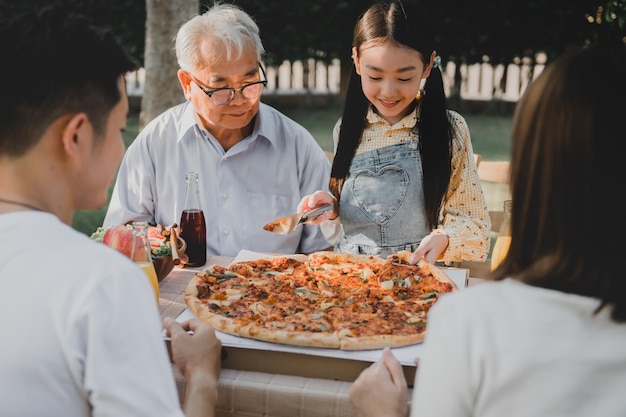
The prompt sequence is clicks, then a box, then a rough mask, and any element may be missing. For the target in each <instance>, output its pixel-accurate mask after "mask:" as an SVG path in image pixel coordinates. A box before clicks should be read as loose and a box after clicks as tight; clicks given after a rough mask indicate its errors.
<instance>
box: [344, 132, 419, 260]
mask: <svg viewBox="0 0 626 417" xmlns="http://www.w3.org/2000/svg"><path fill="white" fill-rule="evenodd" d="M412 137H413V138H414V139H415V140H412V141H410V142H404V143H398V144H395V145H390V146H385V147H383V148H378V149H374V150H372V151H367V152H363V153H360V154H357V155H355V156H354V158H353V160H352V164H351V166H350V170H349V172H348V176H347V178H346V180H345V182H344V185H343V189H342V191H341V197H340V201H339V203H340V204H339V215H340V216H341V225H342V232H341V234H340V236H339V240H338V241H337V243H336V245H335V251H336V252H343V253H354V254H366V255H378V256H382V257H387V256H388V255H391V254H393V253H396V252H398V251H401V250H408V251H411V252H413V251H414V250H415V249H417V246H418V245H419V243H420V241H421V240H422V238H423V237H424V236H427V235H428V234H429V233H430V228H429V227H428V222H427V221H426V213H425V210H424V187H423V185H422V176H423V174H422V162H421V157H420V152H419V149H418V144H417V138H418V136H417V135H413V136H412Z"/></svg>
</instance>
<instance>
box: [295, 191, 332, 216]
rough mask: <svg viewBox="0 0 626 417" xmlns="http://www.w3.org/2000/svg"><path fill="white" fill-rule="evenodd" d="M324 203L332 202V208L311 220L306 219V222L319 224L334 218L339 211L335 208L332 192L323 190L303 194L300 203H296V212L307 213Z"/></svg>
mask: <svg viewBox="0 0 626 417" xmlns="http://www.w3.org/2000/svg"><path fill="white" fill-rule="evenodd" d="M326 204H332V205H333V206H334V208H333V209H332V210H328V211H327V212H325V213H322V214H320V216H319V217H317V218H315V219H313V220H310V221H307V223H308V224H320V223H322V222H323V221H326V220H333V219H336V218H337V216H338V215H339V212H338V210H337V201H336V200H335V197H333V195H332V194H330V193H327V192H325V191H316V192H314V193H313V194H309V195H307V196H304V197H303V198H302V200H300V203H299V204H298V209H297V212H298V213H302V212H307V213H308V212H310V211H312V210H315V209H316V208H318V207H321V206H323V205H326Z"/></svg>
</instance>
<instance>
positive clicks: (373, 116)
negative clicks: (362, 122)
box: [365, 105, 419, 129]
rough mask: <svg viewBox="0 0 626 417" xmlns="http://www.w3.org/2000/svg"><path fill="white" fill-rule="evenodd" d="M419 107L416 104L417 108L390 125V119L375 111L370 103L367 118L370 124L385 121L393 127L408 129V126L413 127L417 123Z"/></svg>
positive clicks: (384, 122)
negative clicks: (387, 119)
mask: <svg viewBox="0 0 626 417" xmlns="http://www.w3.org/2000/svg"><path fill="white" fill-rule="evenodd" d="M418 109H419V106H416V107H415V110H413V111H412V112H411V113H409V114H407V115H406V116H404V117H403V118H402V120H400V121H399V122H398V123H395V124H394V125H393V126H390V124H389V122H388V121H386V120H385V119H383V118H382V117H381V116H380V115H379V114H378V113H376V112H375V111H374V106H373V105H370V106H369V107H368V109H367V115H366V116H365V119H366V120H367V122H368V123H369V124H376V123H383V124H385V125H387V126H390V127H391V129H406V128H410V129H412V128H413V127H414V126H415V124H416V123H417V111H418Z"/></svg>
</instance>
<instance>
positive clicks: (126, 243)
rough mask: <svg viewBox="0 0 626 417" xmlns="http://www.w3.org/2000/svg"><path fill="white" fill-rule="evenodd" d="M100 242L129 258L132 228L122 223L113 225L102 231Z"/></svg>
mask: <svg viewBox="0 0 626 417" xmlns="http://www.w3.org/2000/svg"><path fill="white" fill-rule="evenodd" d="M102 243H104V244H105V245H107V246H110V247H112V248H113V249H116V250H117V251H119V252H121V253H123V254H124V255H126V256H128V257H129V258H130V256H131V250H132V245H133V230H132V229H131V228H130V227H129V226H125V225H123V224H118V225H116V226H113V227H111V228H109V229H107V230H106V232H104V236H103V237H102Z"/></svg>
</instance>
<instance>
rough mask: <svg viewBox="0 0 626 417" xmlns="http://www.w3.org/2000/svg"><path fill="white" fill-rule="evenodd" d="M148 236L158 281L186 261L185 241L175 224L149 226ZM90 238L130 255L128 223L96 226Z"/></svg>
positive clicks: (131, 231)
mask: <svg viewBox="0 0 626 417" xmlns="http://www.w3.org/2000/svg"><path fill="white" fill-rule="evenodd" d="M148 238H149V240H150V248H151V252H152V253H151V256H152V264H153V265H154V270H155V271H156V274H157V278H158V280H159V281H161V280H162V279H163V278H165V277H166V276H167V275H168V274H169V273H170V272H172V270H173V269H174V267H175V266H176V265H178V266H180V267H182V266H184V265H185V264H186V263H187V260H188V258H187V255H185V249H187V243H186V242H185V240H184V239H183V238H182V237H180V236H179V235H178V226H177V225H176V224H173V225H172V226H170V227H165V226H163V225H157V226H149V227H148ZM91 239H92V240H96V241H99V242H102V243H104V244H105V245H107V246H110V247H112V248H114V249H116V250H117V251H119V252H121V253H123V254H124V255H126V256H128V257H129V258H130V256H131V248H132V240H133V229H132V227H131V226H130V224H120V225H116V226H112V227H110V228H108V229H105V228H103V227H98V228H97V229H96V231H95V232H93V233H92V234H91ZM173 242H176V246H173V245H172V243H173ZM172 248H174V250H172Z"/></svg>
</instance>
